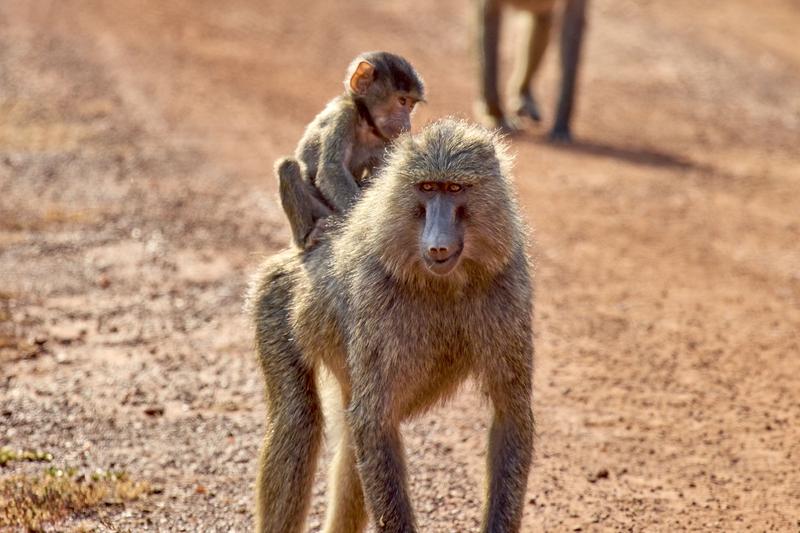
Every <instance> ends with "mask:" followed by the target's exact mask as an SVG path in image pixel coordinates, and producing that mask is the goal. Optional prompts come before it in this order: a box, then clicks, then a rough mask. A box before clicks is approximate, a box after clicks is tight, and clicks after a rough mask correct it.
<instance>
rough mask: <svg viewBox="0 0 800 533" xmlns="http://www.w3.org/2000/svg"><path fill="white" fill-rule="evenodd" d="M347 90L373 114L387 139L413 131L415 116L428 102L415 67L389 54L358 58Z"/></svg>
mask: <svg viewBox="0 0 800 533" xmlns="http://www.w3.org/2000/svg"><path fill="white" fill-rule="evenodd" d="M348 73H349V74H348V78H347V79H346V81H345V87H346V88H347V91H348V92H349V94H350V95H351V96H352V97H353V98H355V99H358V100H361V101H362V102H364V104H365V105H366V107H367V109H368V110H369V114H370V118H371V120H373V121H374V123H375V128H377V130H378V132H379V133H380V134H381V135H382V136H383V137H385V138H386V139H395V138H397V136H399V135H400V134H401V133H403V132H405V131H408V130H410V129H411V114H412V113H413V112H414V107H415V106H416V105H417V103H418V102H421V101H424V99H425V86H424V85H423V82H422V79H421V78H420V77H419V74H417V71H416V70H414V67H412V66H411V64H410V63H409V62H408V61H406V60H405V59H403V58H402V57H400V56H397V55H394V54H390V53H388V52H369V53H366V54H361V55H360V56H359V57H357V58H356V59H355V60H354V61H353V63H352V64H351V65H350V67H349V69H348Z"/></svg>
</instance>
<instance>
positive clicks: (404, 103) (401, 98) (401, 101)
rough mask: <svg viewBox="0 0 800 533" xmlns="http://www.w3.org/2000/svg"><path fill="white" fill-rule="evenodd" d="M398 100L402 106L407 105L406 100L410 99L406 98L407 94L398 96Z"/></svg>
mask: <svg viewBox="0 0 800 533" xmlns="http://www.w3.org/2000/svg"><path fill="white" fill-rule="evenodd" d="M397 100H398V101H399V102H400V105H401V106H404V107H405V105H406V102H407V101H408V100H407V99H406V97H405V96H401V97H400V98H398V99H397Z"/></svg>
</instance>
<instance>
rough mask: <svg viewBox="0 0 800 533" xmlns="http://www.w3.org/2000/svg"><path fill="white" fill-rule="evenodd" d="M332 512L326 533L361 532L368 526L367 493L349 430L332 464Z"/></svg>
mask: <svg viewBox="0 0 800 533" xmlns="http://www.w3.org/2000/svg"><path fill="white" fill-rule="evenodd" d="M328 493H329V494H330V496H329V497H328V502H329V503H328V513H327V517H326V519H325V529H324V530H323V531H325V532H326V533H357V532H359V531H363V530H364V528H365V527H366V525H367V511H366V508H365V506H364V492H363V490H362V489H361V479H360V478H359V477H358V468H357V467H356V456H355V450H354V449H353V439H352V438H351V436H350V431H349V430H348V429H347V428H343V429H342V437H341V440H340V442H339V447H338V448H337V450H336V456H335V457H334V459H333V464H332V465H331V472H330V477H329V479H328Z"/></svg>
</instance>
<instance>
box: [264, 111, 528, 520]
mask: <svg viewBox="0 0 800 533" xmlns="http://www.w3.org/2000/svg"><path fill="white" fill-rule="evenodd" d="M525 246H526V230H525V228H524V224H523V222H522V220H521V217H520V214H519V210H518V207H517V202H516V197H515V194H514V192H513V186H512V183H511V181H510V179H509V163H508V158H507V156H506V155H505V147H504V145H503V144H502V143H501V142H500V140H499V139H498V137H497V136H496V135H494V134H490V133H489V132H487V131H486V130H484V129H483V128H480V127H478V126H474V125H469V124H467V123H465V122H460V121H456V120H452V119H446V120H442V121H439V122H436V123H434V124H432V125H430V126H428V127H426V128H425V129H424V130H423V131H422V132H421V133H420V134H419V135H417V136H414V137H412V136H411V135H408V134H407V135H404V136H401V137H400V138H399V139H398V140H397V141H396V142H395V143H394V146H393V148H392V150H391V151H390V153H389V156H388V160H387V162H386V166H385V167H384V168H383V170H382V171H381V172H380V174H379V175H378V176H377V177H376V179H375V180H374V181H373V184H372V185H371V186H370V187H369V188H368V189H367V190H366V191H365V192H364V194H362V195H361V198H360V200H359V201H358V202H356V204H355V205H354V206H353V207H352V208H351V210H350V212H349V214H348V215H346V216H345V217H344V218H343V219H341V220H340V224H339V225H338V226H337V227H332V228H331V230H330V231H328V232H325V233H324V234H323V235H322V237H321V239H320V242H319V244H318V245H317V246H315V247H312V248H309V249H306V250H298V249H296V248H294V249H291V250H287V251H286V252H283V253H281V254H278V255H276V256H274V257H273V258H271V259H269V260H268V261H267V262H266V263H265V264H264V265H263V267H262V269H261V272H260V274H258V276H257V277H256V278H255V279H254V283H253V287H252V291H251V296H250V304H251V309H252V312H253V320H254V322H255V330H256V332H255V336H256V347H257V350H258V356H259V360H260V363H261V367H262V370H263V373H264V378H265V381H266V399H267V408H268V412H269V418H268V422H267V430H266V438H265V441H264V445H263V447H262V450H261V458H260V461H259V471H258V481H257V503H258V508H257V517H256V524H257V526H256V527H257V530H258V531H261V532H267V531H268V532H274V533H288V532H298V531H301V530H302V529H303V528H304V523H305V516H306V513H307V510H308V505H309V500H310V497H311V485H312V481H313V476H314V471H315V465H316V461H317V456H318V452H319V448H320V443H321V441H322V434H323V416H322V407H321V402H320V394H319V390H318V389H319V387H320V384H319V382H318V380H317V378H318V373H319V371H320V366H324V367H325V368H326V369H327V370H328V371H329V372H330V374H332V376H333V378H334V379H332V380H327V381H328V382H331V383H336V384H338V387H336V388H338V393H339V394H340V395H341V399H342V403H343V406H344V409H345V412H344V415H345V417H344V418H345V421H346V423H345V425H344V430H343V432H342V436H341V440H340V442H339V443H338V448H337V452H336V456H335V458H334V463H333V466H332V470H331V481H330V494H329V504H328V516H327V518H326V524H325V531H326V532H329V533H333V532H337V533H340V532H357V531H362V530H363V529H364V528H365V527H366V524H367V521H368V517H371V518H372V521H373V524H374V527H375V528H376V530H379V531H390V532H397V533H400V532H403V533H407V532H413V531H416V520H415V517H414V512H413V509H412V504H411V500H410V498H409V493H408V486H407V480H406V467H405V457H404V452H403V444H402V438H401V435H400V423H401V422H402V421H403V420H405V419H408V418H410V417H413V416H415V415H418V414H420V413H422V412H424V411H425V410H427V409H429V408H431V407H433V406H434V405H436V404H437V403H440V402H441V401H443V400H444V399H446V398H448V397H450V396H451V395H452V394H453V393H454V392H455V391H456V389H457V388H458V386H459V384H461V383H462V382H463V381H464V380H465V379H467V378H469V377H471V378H474V379H475V380H476V382H477V383H478V384H480V386H481V389H482V391H483V392H484V394H485V395H486V397H487V398H488V400H489V401H490V402H491V405H492V409H493V419H492V423H491V429H490V432H489V452H488V457H487V470H488V483H487V485H486V487H487V491H486V502H485V507H484V512H483V526H482V531H485V532H490V531H491V532H500V531H503V532H515V531H518V530H519V525H520V520H521V515H522V507H523V500H524V495H525V489H526V482H527V479H528V470H529V468H530V462H531V452H532V445H533V415H532V412H531V371H532V358H533V341H532V337H531V317H532V302H531V299H532V286H531V279H530V273H529V265H528V257H527V255H526V251H525ZM326 383H327V382H326ZM327 414H328V413H326V415H327Z"/></svg>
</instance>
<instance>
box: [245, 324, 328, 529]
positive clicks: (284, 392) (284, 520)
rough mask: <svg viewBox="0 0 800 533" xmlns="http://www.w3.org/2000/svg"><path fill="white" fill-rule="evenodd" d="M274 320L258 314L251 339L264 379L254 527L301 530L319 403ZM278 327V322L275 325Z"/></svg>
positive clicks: (317, 438) (310, 374)
mask: <svg viewBox="0 0 800 533" xmlns="http://www.w3.org/2000/svg"><path fill="white" fill-rule="evenodd" d="M271 318H272V319H273V320H274V319H275V318H277V319H278V322H280V324H277V323H275V322H273V321H272V320H270V318H264V319H262V325H261V326H260V328H259V329H261V331H260V332H259V339H258V342H257V345H258V352H259V357H260V359H261V364H262V369H263V371H264V376H265V380H266V396H267V409H268V420H267V434H266V437H265V438H264V444H263V446H262V448H261V456H260V459H259V470H258V477H257V481H256V483H257V487H256V495H257V500H258V501H257V508H256V513H257V516H256V531H258V532H261V533H267V532H269V533H297V532H300V531H302V530H303V527H304V524H305V517H306V514H307V512H308V506H309V501H310V498H311V486H312V483H313V479H314V471H315V469H316V463H317V457H318V453H319V448H320V443H321V441H322V433H323V418H322V408H321V405H320V400H319V395H318V394H317V388H316V383H315V380H314V370H313V369H312V368H310V367H309V366H308V365H307V363H306V362H305V360H304V359H303V357H302V354H301V353H300V352H299V350H298V349H297V348H296V347H295V345H294V343H293V341H292V339H291V338H289V336H288V335H280V334H270V333H269V332H268V329H267V328H270V329H272V328H273V327H276V326H277V329H278V330H279V331H280V330H283V329H285V328H286V324H285V317H283V318H284V320H281V317H271ZM281 326H282V327H281Z"/></svg>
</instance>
